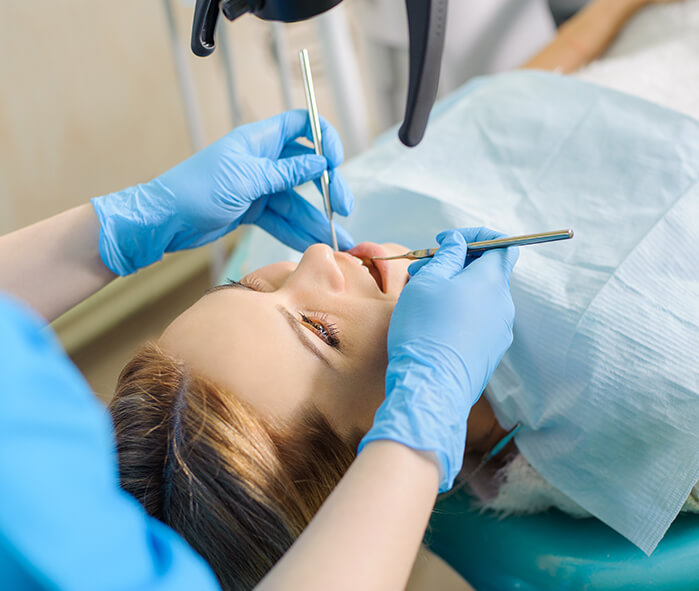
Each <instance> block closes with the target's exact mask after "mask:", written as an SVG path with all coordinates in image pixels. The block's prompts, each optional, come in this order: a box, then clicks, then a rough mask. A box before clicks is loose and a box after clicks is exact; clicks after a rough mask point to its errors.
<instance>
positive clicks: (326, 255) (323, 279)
mask: <svg viewBox="0 0 699 591" xmlns="http://www.w3.org/2000/svg"><path fill="white" fill-rule="evenodd" d="M294 278H295V279H296V278H298V280H300V281H303V282H304V285H305V286H306V287H314V288H318V289H327V290H330V291H333V292H342V291H344V289H345V276H344V275H343V274H342V271H341V270H340V267H339V266H338V264H337V260H336V259H335V254H334V252H333V250H332V248H330V247H329V246H328V245H327V244H313V245H312V246H309V247H308V248H307V249H306V252H304V253H303V257H302V258H301V262H299V265H298V267H297V268H296V272H295V273H294Z"/></svg>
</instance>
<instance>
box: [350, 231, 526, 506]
mask: <svg viewBox="0 0 699 591" xmlns="http://www.w3.org/2000/svg"><path fill="white" fill-rule="evenodd" d="M500 236H502V235H501V234H498V233H496V232H493V231H492V230H488V229H486V228H473V229H469V228H466V229H462V230H458V231H450V232H443V233H442V234H440V235H439V236H438V237H437V240H438V242H439V243H440V245H441V246H440V248H439V250H438V251H437V254H436V255H435V256H434V257H433V258H432V259H431V260H430V261H428V262H421V264H420V265H416V267H417V269H416V268H415V267H413V271H414V275H413V277H412V278H411V279H410V281H409V282H408V284H407V285H406V287H405V288H404V290H403V292H402V293H401V296H400V298H399V299H398V303H397V304H396V307H395V309H394V311H393V315H392V317H391V323H390V326H389V331H388V358H389V362H388V369H387V371H386V400H385V401H384V403H383V404H382V405H381V407H379V410H378V411H377V413H376V416H375V419H374V424H373V426H372V428H371V429H370V430H369V432H368V433H367V434H366V436H365V437H364V438H363V439H362V442H361V444H360V450H361V449H362V447H363V446H364V445H366V443H368V442H369V441H374V440H377V439H391V440H394V441H398V442H400V443H403V444H404V445H407V446H409V447H412V448H413V449H416V450H420V451H433V452H435V453H436V454H437V457H438V459H439V462H440V466H441V468H442V481H441V484H440V491H442V492H443V491H445V490H448V489H449V488H451V486H452V484H453V481H454V478H455V477H456V475H457V474H458V472H459V470H460V469H461V465H462V461H463V453H464V445H465V441H466V423H467V419H468V414H469V411H470V409H471V407H472V406H473V404H475V402H476V401H477V400H478V397H479V396H480V394H481V392H482V391H483V389H484V388H485V386H486V384H487V383H488V380H489V379H490V376H491V375H492V373H493V371H494V370H495V368H496V367H497V364H498V363H499V362H500V359H501V358H502V356H503V355H504V353H505V351H507V349H508V348H509V346H510V344H511V342H512V324H513V320H514V305H513V303H512V298H511V295H510V282H509V279H510V274H511V272H512V269H513V267H514V265H515V263H516V261H517V257H518V252H517V249H512V248H510V249H506V250H497V251H489V252H486V253H484V254H483V255H481V256H480V257H478V258H472V257H468V256H467V242H473V241H476V240H487V239H491V238H496V237H500Z"/></svg>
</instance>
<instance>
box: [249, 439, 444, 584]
mask: <svg viewBox="0 0 699 591" xmlns="http://www.w3.org/2000/svg"><path fill="white" fill-rule="evenodd" d="M439 479H440V475H439V468H438V465H437V462H436V459H431V458H430V457H429V454H423V453H420V452H416V451H414V450H412V449H410V448H408V447H405V446H403V445H401V444H400V443H395V442H393V441H384V440H382V441H374V442H372V443H369V444H367V445H366V447H365V448H364V449H363V450H362V452H361V453H360V454H359V456H358V457H357V459H356V460H355V461H354V463H353V464H352V466H351V467H350V469H349V470H348V472H347V474H345V476H344V477H343V478H342V480H341V481H340V484H339V485H338V486H337V488H336V489H335V490H334V491H333V493H332V494H331V495H330V496H329V497H328V499H327V500H326V501H325V503H324V504H323V506H322V507H321V508H320V511H318V514H317V515H316V516H315V517H314V518H313V520H312V521H311V523H310V525H309V526H308V527H307V528H306V530H305V531H304V532H303V534H302V535H301V536H300V537H299V539H298V540H297V541H296V542H295V543H294V545H293V546H292V547H291V549H290V550H289V551H288V552H287V553H286V554H285V555H284V556H283V558H282V559H281V560H280V561H279V562H278V563H277V565H276V566H275V567H274V568H273V569H272V570H271V571H270V572H269V574H268V575H267V576H266V577H265V578H264V579H263V580H262V582H261V583H260V584H259V585H258V586H257V587H256V588H255V589H256V590H257V591H272V590H282V589H284V590H286V589H304V590H306V591H315V590H318V591H326V590H327V589H333V590H337V591H342V590H345V589H346V590H348V591H354V590H356V589H362V590H363V591H395V590H396V589H403V588H405V585H406V582H407V580H408V576H409V575H410V571H411V568H412V565H413V563H414V561H415V556H416V554H417V551H418V548H419V545H420V542H421V540H422V536H423V534H424V532H425V528H426V527H427V522H428V519H429V516H430V513H431V511H432V507H433V505H434V502H435V499H436V497H437V490H438V488H439Z"/></svg>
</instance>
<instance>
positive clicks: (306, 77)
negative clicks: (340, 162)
mask: <svg viewBox="0 0 699 591" xmlns="http://www.w3.org/2000/svg"><path fill="white" fill-rule="evenodd" d="M299 62H300V63H301V73H302V74H303V88H304V90H305V91H306V105H308V120H309V121H310V123H311V133H312V134H313V147H314V148H315V151H316V154H318V156H322V155H323V141H322V140H323V137H322V135H321V131H320V117H318V106H317V105H316V94H315V90H314V88H313V76H312V75H311V62H310V61H309V59H308V50H307V49H302V50H301V51H299ZM320 187H321V190H322V192H323V206H324V207H325V215H327V216H328V220H329V221H330V236H331V238H332V243H333V250H339V248H338V246H337V236H336V235H335V225H334V224H333V210H332V206H331V205H330V177H329V176H328V171H327V170H324V171H323V175H322V176H321V177H320Z"/></svg>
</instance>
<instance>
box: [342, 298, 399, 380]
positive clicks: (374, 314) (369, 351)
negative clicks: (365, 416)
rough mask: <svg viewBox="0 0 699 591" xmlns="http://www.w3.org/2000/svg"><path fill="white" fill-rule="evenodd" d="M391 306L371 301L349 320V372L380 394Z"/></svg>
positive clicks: (386, 358) (386, 357)
mask: <svg viewBox="0 0 699 591" xmlns="http://www.w3.org/2000/svg"><path fill="white" fill-rule="evenodd" d="M392 311H393V304H391V303H388V302H371V303H370V304H366V305H364V306H362V307H361V308H359V309H357V310H355V312H354V314H352V317H351V318H350V320H349V324H350V325H351V339H350V340H351V349H348V351H347V356H348V358H349V359H350V360H351V363H352V369H353V370H354V372H356V374H357V375H358V376H361V377H362V381H364V382H365V385H366V386H367V387H371V388H372V389H375V388H376V387H378V388H380V389H381V392H383V388H384V378H385V375H386V365H387V364H388V355H387V353H386V337H387V335H388V326H389V323H390V321H391V312H392Z"/></svg>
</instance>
